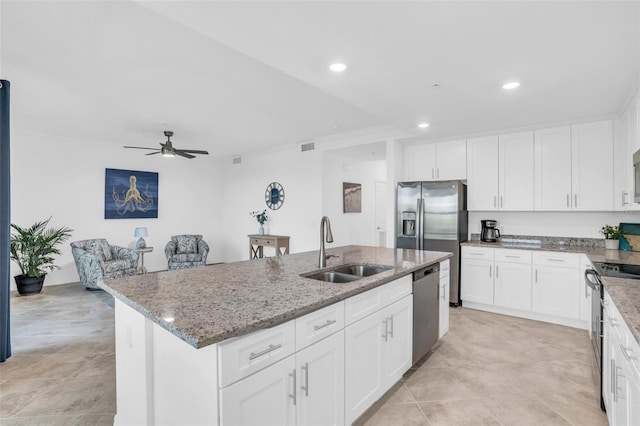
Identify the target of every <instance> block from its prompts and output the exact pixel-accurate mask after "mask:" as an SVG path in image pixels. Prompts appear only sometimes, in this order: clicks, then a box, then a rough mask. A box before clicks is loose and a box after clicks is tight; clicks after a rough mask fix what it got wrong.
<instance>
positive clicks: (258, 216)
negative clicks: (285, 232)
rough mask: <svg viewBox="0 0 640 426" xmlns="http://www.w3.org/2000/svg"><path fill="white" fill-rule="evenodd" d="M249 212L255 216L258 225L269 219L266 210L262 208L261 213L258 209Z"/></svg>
mask: <svg viewBox="0 0 640 426" xmlns="http://www.w3.org/2000/svg"><path fill="white" fill-rule="evenodd" d="M249 214H250V215H251V216H253V217H255V218H256V220H257V221H258V223H259V224H260V225H264V224H265V223H267V220H269V217H268V216H267V211H266V210H263V211H262V213H260V212H258V211H255V212H251V213H249Z"/></svg>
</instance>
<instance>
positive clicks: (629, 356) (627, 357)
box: [620, 344, 640, 361]
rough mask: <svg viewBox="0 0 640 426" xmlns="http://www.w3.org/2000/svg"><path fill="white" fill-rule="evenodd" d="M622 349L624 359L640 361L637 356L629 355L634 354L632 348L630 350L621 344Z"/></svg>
mask: <svg viewBox="0 0 640 426" xmlns="http://www.w3.org/2000/svg"><path fill="white" fill-rule="evenodd" d="M620 349H622V355H624V357H625V358H626V359H627V361H631V360H634V361H638V360H640V358H638V357H637V356H632V355H629V353H630V352H633V351H632V350H631V348H628V347H626V346H623V345H622V344H620Z"/></svg>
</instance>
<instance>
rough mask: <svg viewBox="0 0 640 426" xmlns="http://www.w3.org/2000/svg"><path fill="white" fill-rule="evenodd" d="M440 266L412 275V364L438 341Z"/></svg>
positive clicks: (424, 269)
mask: <svg viewBox="0 0 640 426" xmlns="http://www.w3.org/2000/svg"><path fill="white" fill-rule="evenodd" d="M439 296H440V264H435V265H431V266H427V267H426V268H422V269H420V270H418V271H416V272H414V273H413V362H412V364H415V363H416V362H417V361H418V360H419V359H420V358H422V357H423V356H425V355H426V354H427V352H429V350H431V348H432V347H433V345H434V344H435V343H436V342H437V341H438V327H439V324H438V322H439V318H440V314H439V311H440V303H439Z"/></svg>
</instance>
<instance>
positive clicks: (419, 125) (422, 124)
mask: <svg viewBox="0 0 640 426" xmlns="http://www.w3.org/2000/svg"><path fill="white" fill-rule="evenodd" d="M418 127H419V128H421V129H426V128H427V127H429V123H420V124H418Z"/></svg>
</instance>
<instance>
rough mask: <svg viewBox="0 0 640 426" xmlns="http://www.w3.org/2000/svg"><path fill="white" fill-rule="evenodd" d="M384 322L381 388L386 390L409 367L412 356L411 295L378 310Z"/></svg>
mask: <svg viewBox="0 0 640 426" xmlns="http://www.w3.org/2000/svg"><path fill="white" fill-rule="evenodd" d="M380 316H381V317H382V318H383V320H384V321H386V322H387V324H386V341H385V345H384V352H383V356H382V368H383V371H382V376H383V378H382V380H383V381H384V386H383V389H384V391H385V392H386V391H387V389H389V388H390V387H391V386H393V385H394V384H395V383H396V382H397V381H398V380H400V379H401V378H402V375H403V374H404V373H405V372H406V371H407V370H408V369H409V368H410V367H411V361H412V359H411V358H412V356H413V295H409V296H406V297H405V298H404V299H402V300H399V301H397V302H396V303H394V304H393V305H391V306H387V307H386V308H385V309H383V310H382V311H381V312H380Z"/></svg>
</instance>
